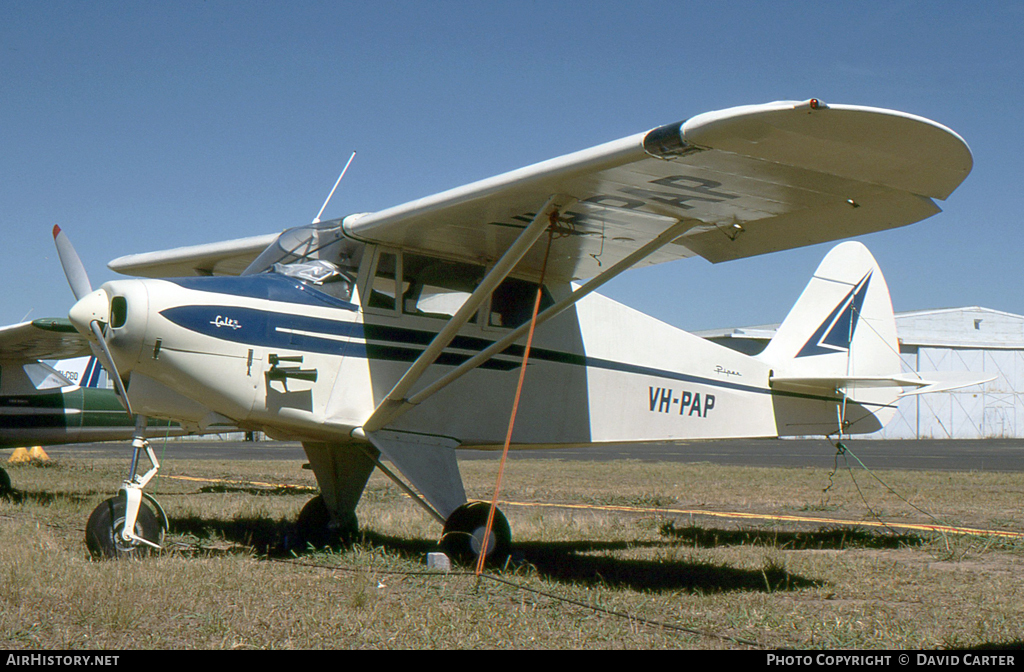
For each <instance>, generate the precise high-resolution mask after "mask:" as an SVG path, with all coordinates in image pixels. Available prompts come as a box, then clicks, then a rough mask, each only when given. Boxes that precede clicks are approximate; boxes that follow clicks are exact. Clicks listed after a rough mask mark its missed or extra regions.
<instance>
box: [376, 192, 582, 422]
mask: <svg viewBox="0 0 1024 672" xmlns="http://www.w3.org/2000/svg"><path fill="white" fill-rule="evenodd" d="M575 202H576V199H575V198H573V197H571V196H565V195H562V194H555V195H553V196H551V198H549V199H548V202H547V203H546V204H545V205H544V207H543V208H542V209H541V210H540V211H539V212H538V213H537V215H536V217H534V218H533V221H532V222H530V225H529V226H527V227H526V228H525V229H524V230H523V232H522V233H520V234H519V237H518V238H516V241H515V242H514V243H512V245H511V246H510V247H509V248H508V249H507V250H506V251H505V254H503V255H502V257H501V259H499V260H498V263H496V264H495V265H494V267H493V268H492V269H491V270H490V272H489V273H488V274H487V275H486V276H485V277H484V279H483V280H482V281H481V282H480V284H479V285H478V286H477V288H476V289H475V290H473V293H472V294H471V295H470V296H469V298H468V299H466V302H465V303H463V304H462V307H461V308H459V310H458V311H456V313H455V315H453V316H452V318H451V319H450V320H448V323H447V324H446V325H445V326H444V328H443V329H442V330H441V331H440V332H438V334H437V336H435V337H434V340H433V341H431V342H430V345H429V346H427V349H426V350H424V351H423V352H422V353H421V354H420V356H419V357H417V358H416V361H415V362H413V363H412V364H411V365H410V366H409V368H408V370H406V372H405V374H404V375H403V376H402V378H401V379H400V380H399V381H398V382H397V383H395V386H394V388H392V390H391V392H389V393H388V396H386V397H385V398H384V399H382V400H381V402H380V403H379V404H378V405H377V408H375V409H374V411H373V413H372V414H371V415H370V417H369V418H367V420H366V422H365V423H363V431H364V432H375V431H377V430H378V429H381V428H382V427H384V426H385V425H386V424H387V423H388V422H390V421H391V420H392V419H393V415H394V413H395V412H396V411H398V410H399V409H400V408H401V407H402V405H403V404H404V403H405V395H406V394H407V393H408V392H409V390H410V389H411V388H412V386H413V385H414V384H415V383H416V381H417V380H419V379H420V377H421V376H422V375H423V374H424V373H425V372H426V371H427V369H428V368H429V367H430V365H431V364H433V363H434V361H435V360H436V359H437V358H438V357H439V356H440V355H441V353H442V352H444V349H445V348H446V347H448V344H449V343H451V342H452V339H454V338H455V337H456V336H457V335H458V333H459V329H461V328H462V327H463V325H465V324H466V322H468V321H469V320H470V319H471V318H472V317H473V315H475V314H476V311H477V309H478V308H479V307H480V304H481V303H483V302H484V300H485V299H486V298H487V297H488V296H490V295H491V292H493V291H494V289H495V288H496V287H497V286H498V285H500V284H501V282H502V281H503V280H504V279H505V278H506V277H507V276H508V274H509V273H511V272H512V269H513V268H515V266H516V264H518V263H519V261H520V260H521V259H522V258H523V257H524V256H526V253H527V252H529V251H530V248H531V247H533V244H534V243H535V242H537V239H538V238H540V237H541V235H543V233H544V232H545V231H546V230H547V229H548V227H549V226H550V225H551V224H552V223H553V222H555V221H557V219H558V213H559V212H560V211H561V210H563V209H565V208H566V207H568V206H570V205H572V204H573V203H575Z"/></svg>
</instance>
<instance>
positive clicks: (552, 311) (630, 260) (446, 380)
mask: <svg viewBox="0 0 1024 672" xmlns="http://www.w3.org/2000/svg"><path fill="white" fill-rule="evenodd" d="M700 223H701V222H698V221H695V220H685V219H684V220H677V221H676V222H675V223H674V224H673V225H672V226H670V227H668V228H667V229H665V231H663V232H662V233H661V235H659V236H658V237H657V238H655V239H654V240H652V241H651V242H649V243H647V244H646V245H644V246H643V247H640V248H638V249H637V250H636V251H634V252H633V253H631V254H630V255H628V256H626V257H624V258H623V259H622V260H620V261H619V262H617V263H615V264H614V265H612V266H609V267H608V270H607V271H605V272H604V273H601V274H600V275H598V276H595V277H593V278H591V279H590V280H589V281H587V282H586V283H584V284H583V285H581V286H580V287H578V288H577V289H576V290H575V291H573V293H572V294H570V295H569V296H567V297H565V298H564V299H562V300H561V301H559V302H558V303H555V304H554V305H552V306H550V307H548V308H547V309H546V310H544V312H542V313H541V314H540V315H538V316H537V326H539V325H541V324H543V323H544V322H547V321H548V320H550V319H551V318H553V317H555V316H556V315H558V314H560V313H562V312H563V311H564V310H566V309H567V308H569V307H571V306H572V305H574V304H575V303H576V302H577V301H579V300H580V299H582V298H583V297H584V296H586V295H587V294H590V293H591V292H593V291H594V290H596V289H597V288H599V287H600V286H601V285H603V284H605V283H606V282H608V281H609V280H611V279H612V278H614V277H615V276H617V275H619V274H621V273H622V272H623V271H627V270H629V269H630V268H631V267H632V266H634V265H635V264H637V263H638V262H639V261H641V260H642V259H644V258H645V257H648V256H650V255H651V254H654V253H655V252H657V251H658V250H659V249H661V248H662V247H664V246H665V245H667V244H669V243H671V242H672V241H673V240H675V239H677V238H678V237H679V236H681V235H683V234H684V233H686V231H687V230H689V229H691V228H693V227H694V226H695V225H697V224H700ZM530 324H531V323H530V322H526V323H525V324H522V325H520V326H519V327H518V328H517V329H514V330H512V331H511V332H509V334H508V335H507V336H505V337H504V338H502V339H501V340H499V341H496V342H494V343H493V344H491V345H490V346H488V347H487V348H485V349H484V350H481V351H480V352H479V353H478V354H476V355H474V356H473V357H471V358H470V359H468V360H466V361H465V362H463V363H462V364H460V365H459V366H458V368H456V369H455V370H453V371H451V372H450V373H448V374H447V375H445V376H443V377H442V378H439V379H438V380H437V381H435V382H434V383H432V384H430V385H429V386H427V387H425V388H424V389H422V390H420V391H419V392H417V393H416V394H414V395H412V396H410V397H408V398H406V399H402V398H398V397H396V398H395V399H394V401H393V403H392V404H391V405H390V407H389V408H388V412H387V416H386V417H384V416H382V417H381V418H379V420H378V421H379V423H380V425H379V427H383V426H384V425H386V424H388V423H390V422H393V421H394V420H397V419H398V417H399V416H401V415H403V414H404V413H405V412H406V411H408V410H410V409H412V408H413V407H415V406H416V405H417V404H420V403H422V402H424V401H426V400H427V399H428V398H430V397H431V396H433V395H434V394H436V393H437V392H439V391H441V390H442V389H444V388H445V387H447V386H448V385H450V384H452V383H454V382H455V381H456V380H458V379H459V378H461V377H462V376H464V375H466V374H467V373H469V372H470V371H472V370H473V369H475V368H477V367H478V366H480V365H481V364H483V363H484V362H486V361H487V360H489V359H490V358H491V357H493V356H495V355H497V354H500V353H501V352H502V351H503V350H505V349H506V348H508V347H509V346H510V345H512V344H513V343H515V342H516V341H517V340H519V339H520V338H521V337H522V336H523V335H524V334H526V332H527V331H529V329H530ZM396 387H397V386H396ZM393 393H394V391H393V390H392V394H393ZM403 394H404V392H403ZM388 396H389V397H391V395H388ZM383 405H384V402H381V405H380V406H378V407H377V411H375V412H374V414H373V416H371V418H370V420H377V418H376V416H377V415H378V412H380V411H381V407H382V406H383ZM368 425H369V421H367V423H366V424H365V425H364V428H365V427H367V426H368Z"/></svg>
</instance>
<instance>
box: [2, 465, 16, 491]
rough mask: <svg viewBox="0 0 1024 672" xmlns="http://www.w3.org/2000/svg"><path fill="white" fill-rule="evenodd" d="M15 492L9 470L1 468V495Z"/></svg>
mask: <svg viewBox="0 0 1024 672" xmlns="http://www.w3.org/2000/svg"><path fill="white" fill-rule="evenodd" d="M12 492H14V487H13V486H12V485H11V477H10V475H9V474H8V473H7V471H6V470H5V469H3V468H0V496H2V495H9V494H11V493H12Z"/></svg>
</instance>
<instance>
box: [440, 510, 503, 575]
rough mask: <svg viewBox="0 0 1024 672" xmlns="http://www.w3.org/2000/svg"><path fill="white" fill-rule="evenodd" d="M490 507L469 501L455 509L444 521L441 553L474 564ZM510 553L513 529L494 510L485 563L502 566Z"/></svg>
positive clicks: (500, 513)
mask: <svg viewBox="0 0 1024 672" xmlns="http://www.w3.org/2000/svg"><path fill="white" fill-rule="evenodd" d="M490 508H491V505H490V504H488V503H487V502H469V503H467V504H463V505H462V506H460V507H459V508H457V509H455V511H453V512H452V514H451V515H450V516H448V520H446V521H445V524H444V531H443V532H442V533H441V541H440V545H441V550H442V551H444V552H445V554H447V555H448V557H450V558H451V559H453V560H455V561H456V562H459V563H463V564H471V563H476V561H477V558H478V557H479V556H480V551H481V549H482V548H483V541H484V531H485V528H486V527H487V516H488V513H489V511H490ZM511 550H512V528H510V527H509V524H508V520H507V519H506V518H505V515H504V514H503V513H502V512H501V511H500V510H497V509H495V511H494V523H493V524H492V526H491V536H490V540H489V541H488V542H487V563H488V564H490V565H503V564H504V563H505V560H506V559H508V556H509V553H511Z"/></svg>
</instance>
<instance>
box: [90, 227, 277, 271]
mask: <svg viewBox="0 0 1024 672" xmlns="http://www.w3.org/2000/svg"><path fill="white" fill-rule="evenodd" d="M277 236H278V234H276V233H270V234H265V235H262V236H251V237H249V238H238V239H236V240H227V241H224V242H217V243H207V244H204V245H189V246H186V247H178V248H174V249H172V250H161V251H159V252H144V253H142V254H131V255H127V256H124V257H119V258H117V259H114V260H113V261H111V262H110V263H109V264H107V266H108V267H109V268H110V269H111V270H113V271H117V272H118V273H124V274H125V275H138V276H142V277H146V278H181V277H188V276H192V275H240V274H241V273H242V271H244V270H245V268H246V267H247V266H248V265H249V264H250V263H252V260H253V259H255V258H256V257H258V256H259V254H260V252H262V251H263V250H265V249H267V247H268V246H269V245H271V244H272V243H273V242H274V241H275V240H276V239H277Z"/></svg>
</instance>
